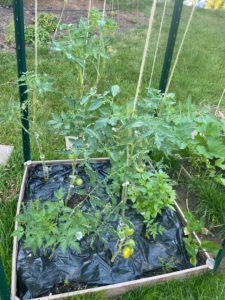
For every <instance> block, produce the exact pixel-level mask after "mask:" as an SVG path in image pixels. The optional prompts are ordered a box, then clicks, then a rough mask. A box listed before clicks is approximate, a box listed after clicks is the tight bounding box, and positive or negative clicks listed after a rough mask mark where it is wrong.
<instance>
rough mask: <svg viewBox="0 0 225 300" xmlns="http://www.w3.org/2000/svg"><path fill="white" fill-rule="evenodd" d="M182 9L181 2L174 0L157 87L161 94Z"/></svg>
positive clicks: (163, 90)
mask: <svg viewBox="0 0 225 300" xmlns="http://www.w3.org/2000/svg"><path fill="white" fill-rule="evenodd" d="M182 7H183V0H175V4H174V9H173V16H172V21H171V25H170V32H169V37H168V42H167V47H166V53H165V58H164V63H163V69H162V74H161V80H160V85H159V89H160V91H161V92H162V93H164V92H165V90H166V86H167V82H168V77H169V72H170V66H171V62H172V58H173V52H174V46H175V43H176V37H177V31H178V27H179V23H180V17H181V12H182Z"/></svg>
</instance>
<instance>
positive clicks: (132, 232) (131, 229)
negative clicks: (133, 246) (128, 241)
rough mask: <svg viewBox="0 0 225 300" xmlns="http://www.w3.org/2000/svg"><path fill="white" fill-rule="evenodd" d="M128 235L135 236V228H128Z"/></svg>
mask: <svg viewBox="0 0 225 300" xmlns="http://www.w3.org/2000/svg"><path fill="white" fill-rule="evenodd" d="M126 234H127V235H133V234H134V229H133V228H127V229H126Z"/></svg>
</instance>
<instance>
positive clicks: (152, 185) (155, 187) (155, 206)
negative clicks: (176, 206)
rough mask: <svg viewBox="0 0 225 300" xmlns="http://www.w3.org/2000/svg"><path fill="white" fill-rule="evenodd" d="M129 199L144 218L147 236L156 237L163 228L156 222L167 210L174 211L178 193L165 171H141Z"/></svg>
mask: <svg viewBox="0 0 225 300" xmlns="http://www.w3.org/2000/svg"><path fill="white" fill-rule="evenodd" d="M129 198H130V199H131V201H132V202H133V207H134V208H135V209H136V210H137V211H138V212H139V213H140V214H141V215H142V216H143V217H144V222H145V223H146V235H147V236H150V235H151V236H153V238H155V237H156V235H157V234H158V233H161V232H162V231H163V228H161V227H160V226H158V224H157V223H156V222H155V221H154V220H155V218H156V217H157V216H158V215H159V214H161V212H162V210H163V209H165V208H170V209H173V203H174V200H175V198H176V193H175V191H174V190H173V189H172V185H171V182H170V180H169V177H168V175H167V174H166V173H164V172H163V171H159V172H155V173H153V172H150V171H144V170H142V169H141V170H139V172H138V173H137V174H134V176H133V181H132V185H131V188H130V189H129Z"/></svg>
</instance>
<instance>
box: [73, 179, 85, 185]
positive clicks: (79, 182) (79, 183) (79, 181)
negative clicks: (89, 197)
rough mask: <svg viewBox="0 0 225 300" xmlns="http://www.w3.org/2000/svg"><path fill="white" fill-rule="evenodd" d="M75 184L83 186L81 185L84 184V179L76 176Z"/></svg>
mask: <svg viewBox="0 0 225 300" xmlns="http://www.w3.org/2000/svg"><path fill="white" fill-rule="evenodd" d="M75 184H76V185H78V186H81V185H82V184H83V179H81V178H79V177H78V178H76V179H75Z"/></svg>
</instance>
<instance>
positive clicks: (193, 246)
mask: <svg viewBox="0 0 225 300" xmlns="http://www.w3.org/2000/svg"><path fill="white" fill-rule="evenodd" d="M185 218H186V220H187V225H186V227H185V228H184V233H185V237H184V238H183V240H184V243H185V247H186V250H187V252H188V254H189V256H190V263H191V264H192V265H193V266H196V264H197V254H198V253H199V250H201V251H205V250H206V251H209V252H211V253H213V254H217V252H218V250H220V248H221V247H220V246H219V245H217V244H216V243H214V242H211V241H208V240H202V241H201V244H199V242H198V241H197V240H196V239H195V237H194V235H193V233H196V234H198V233H201V232H202V230H203V228H204V224H205V222H204V219H203V218H202V219H200V220H197V219H196V217H195V216H194V215H193V214H192V213H190V212H188V213H186V214H185Z"/></svg>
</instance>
